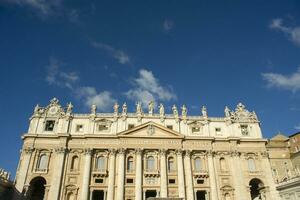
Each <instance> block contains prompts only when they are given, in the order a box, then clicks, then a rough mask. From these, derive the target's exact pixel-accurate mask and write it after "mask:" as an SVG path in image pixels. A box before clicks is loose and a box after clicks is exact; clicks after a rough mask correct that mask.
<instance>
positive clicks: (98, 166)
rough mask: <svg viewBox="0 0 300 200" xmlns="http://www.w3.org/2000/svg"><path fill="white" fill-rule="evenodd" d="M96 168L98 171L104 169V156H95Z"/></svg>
mask: <svg viewBox="0 0 300 200" xmlns="http://www.w3.org/2000/svg"><path fill="white" fill-rule="evenodd" d="M96 169H97V170H100V171H101V170H105V158H104V157H103V156H99V157H98V158H97V162H96Z"/></svg>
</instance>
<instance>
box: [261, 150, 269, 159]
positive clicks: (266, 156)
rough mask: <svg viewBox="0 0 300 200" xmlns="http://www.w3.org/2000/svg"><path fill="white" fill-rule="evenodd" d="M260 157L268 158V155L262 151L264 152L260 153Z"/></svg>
mask: <svg viewBox="0 0 300 200" xmlns="http://www.w3.org/2000/svg"><path fill="white" fill-rule="evenodd" d="M260 155H261V156H262V157H263V158H269V153H268V152H266V151H264V152H261V153H260Z"/></svg>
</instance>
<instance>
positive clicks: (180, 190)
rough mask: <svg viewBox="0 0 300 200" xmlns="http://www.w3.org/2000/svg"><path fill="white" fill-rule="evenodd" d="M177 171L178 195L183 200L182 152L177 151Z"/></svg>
mask: <svg viewBox="0 0 300 200" xmlns="http://www.w3.org/2000/svg"><path fill="white" fill-rule="evenodd" d="M176 154H177V169H178V172H177V173H178V194H179V197H180V198H183V199H185V185H184V171H183V162H182V150H180V149H179V150H177V152H176Z"/></svg>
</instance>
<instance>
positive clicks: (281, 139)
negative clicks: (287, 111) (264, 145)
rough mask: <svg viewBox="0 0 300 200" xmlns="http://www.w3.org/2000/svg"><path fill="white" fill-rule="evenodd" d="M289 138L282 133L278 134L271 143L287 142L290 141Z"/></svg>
mask: <svg viewBox="0 0 300 200" xmlns="http://www.w3.org/2000/svg"><path fill="white" fill-rule="evenodd" d="M288 139H289V138H288V137H286V136H285V135H283V134H281V133H278V134H277V135H275V136H274V137H272V138H271V139H270V140H271V141H274V140H277V141H286V140H288Z"/></svg>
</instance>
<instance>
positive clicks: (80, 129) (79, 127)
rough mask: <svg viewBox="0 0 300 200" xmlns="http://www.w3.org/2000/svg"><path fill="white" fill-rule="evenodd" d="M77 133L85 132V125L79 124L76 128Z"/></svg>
mask: <svg viewBox="0 0 300 200" xmlns="http://www.w3.org/2000/svg"><path fill="white" fill-rule="evenodd" d="M76 132H83V125H82V124H78V125H77V126H76Z"/></svg>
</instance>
